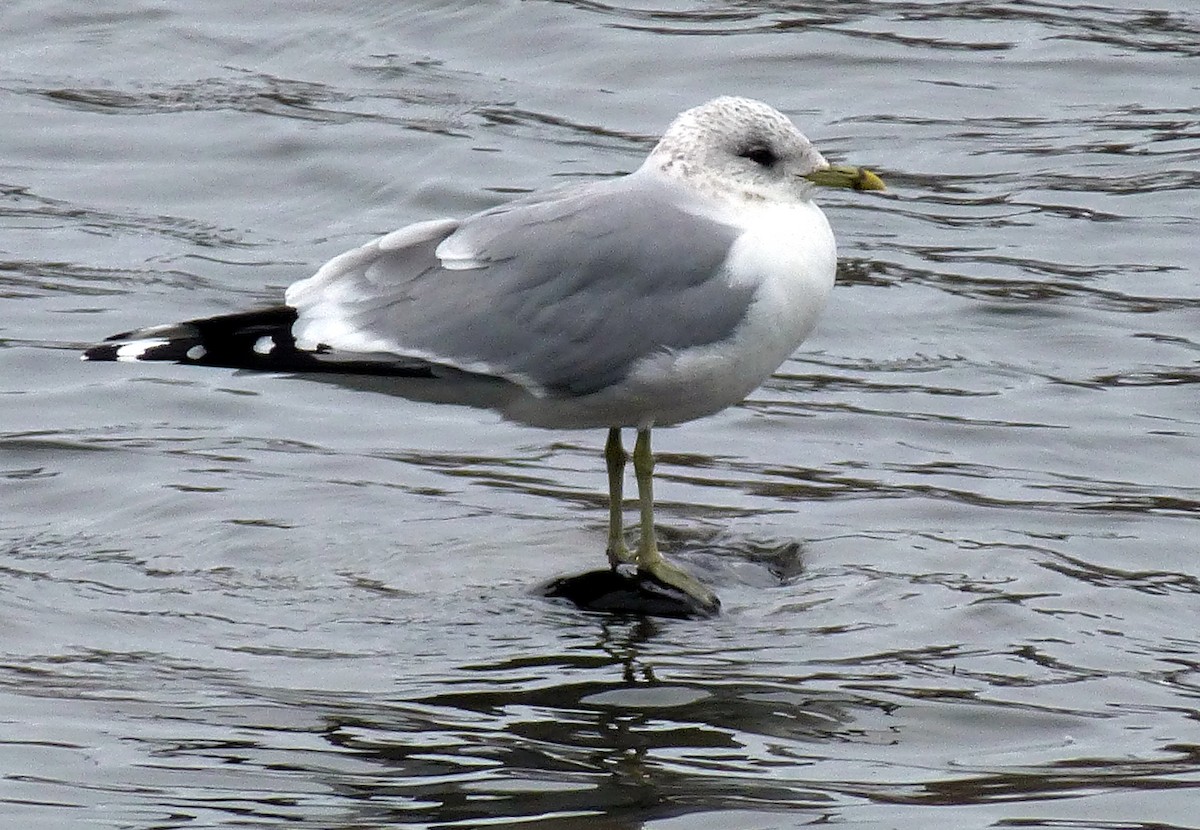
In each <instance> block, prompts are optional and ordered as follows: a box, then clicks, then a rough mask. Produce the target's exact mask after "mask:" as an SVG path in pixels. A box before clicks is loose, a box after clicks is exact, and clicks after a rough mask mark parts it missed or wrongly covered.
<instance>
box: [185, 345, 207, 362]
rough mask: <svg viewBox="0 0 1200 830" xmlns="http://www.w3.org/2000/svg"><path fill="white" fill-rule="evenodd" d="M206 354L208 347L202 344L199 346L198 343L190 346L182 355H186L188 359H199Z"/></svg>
mask: <svg viewBox="0 0 1200 830" xmlns="http://www.w3.org/2000/svg"><path fill="white" fill-rule="evenodd" d="M206 354H208V349H206V348H204V347H203V346H201V345H199V344H197V345H195V346H192V347H191V348H190V349H188V350H187V351H186V352H184V355H185V356H186V357H187V359H188V360H199V359H200V358H202V357H204V356H205V355H206Z"/></svg>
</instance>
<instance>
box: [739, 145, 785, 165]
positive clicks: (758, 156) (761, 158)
mask: <svg viewBox="0 0 1200 830" xmlns="http://www.w3.org/2000/svg"><path fill="white" fill-rule="evenodd" d="M738 155H739V156H741V157H742V158H744V159H750V161H752V162H754V163H755V164H757V165H759V166H760V167H774V166H775V162H777V161H779V156H777V155H775V154H774V153H773V152H771V148H770V147H766V146H764V145H762V144H752V145H750V146H749V147H746V148H744V149H743V150H742V151H741V152H740V153H738Z"/></svg>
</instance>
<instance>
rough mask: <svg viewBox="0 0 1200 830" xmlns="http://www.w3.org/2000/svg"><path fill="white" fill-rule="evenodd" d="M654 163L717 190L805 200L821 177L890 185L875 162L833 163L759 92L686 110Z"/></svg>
mask: <svg viewBox="0 0 1200 830" xmlns="http://www.w3.org/2000/svg"><path fill="white" fill-rule="evenodd" d="M646 164H647V165H649V166H650V167H652V168H654V169H657V170H658V171H660V172H662V173H664V174H666V175H667V176H670V177H671V178H674V179H677V180H680V181H683V182H686V183H687V184H688V185H690V186H692V187H695V188H697V189H700V190H703V191H706V192H708V193H710V194H712V195H714V196H725V197H734V198H741V199H744V200H750V201H772V202H797V201H801V200H806V199H810V198H812V191H813V187H814V185H822V186H827V187H849V188H852V189H854V190H883V181H882V180H881V179H880V178H879V177H878V176H876V175H875V174H874V173H872V172H871V171H869V170H864V169H861V168H858V167H851V166H849V165H831V164H830V163H829V162H828V161H826V160H825V157H824V156H822V155H821V154H820V153H819V152H817V149H816V148H815V147H813V145H812V142H810V141H809V140H808V139H807V138H805V137H804V134H803V133H801V132H800V131H799V130H797V129H796V127H795V125H794V124H792V122H791V121H790V120H788V117H787V116H786V115H784V114H783V113H781V112H779V110H777V109H775V108H774V107H770V106H768V105H766V104H764V103H762V102H761V101H755V100H753V99H751V98H736V97H732V96H723V97H721V98H714V99H713V100H711V101H709V102H708V103H706V104H701V105H700V106H698V107H693V108H692V109H689V110H685V111H684V112H682V113H680V114H679V115H678V116H676V118H675V120H674V121H672V122H671V125H670V126H669V127H668V128H667V131H666V132H665V133H663V137H662V138H661V139H660V140H659V142H658V144H657V145H656V146H655V147H654V149H653V150H652V151H651V152H650V156H649V157H648V158H647V159H646Z"/></svg>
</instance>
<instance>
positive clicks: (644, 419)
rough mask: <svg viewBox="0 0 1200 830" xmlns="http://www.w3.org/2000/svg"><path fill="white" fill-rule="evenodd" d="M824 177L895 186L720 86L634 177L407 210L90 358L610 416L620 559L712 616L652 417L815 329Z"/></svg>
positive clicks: (521, 410) (594, 424) (673, 413)
mask: <svg viewBox="0 0 1200 830" xmlns="http://www.w3.org/2000/svg"><path fill="white" fill-rule="evenodd" d="M818 187H835V188H849V189H852V190H883V189H884V184H883V181H882V180H881V179H880V178H879V177H878V176H877V175H876V174H875V173H873V172H871V171H869V170H866V169H863V168H858V167H853V166H849V165H833V164H830V163H829V162H828V161H826V160H825V158H824V157H823V156H822V155H821V154H820V153H819V152H818V151H817V150H816V148H814V147H813V145H812V144H811V143H810V142H809V141H808V139H807V138H805V137H804V135H802V134H801V133H800V132H799V130H797V129H796V127H795V126H794V125H793V124H792V122H791V121H790V120H789V119H788V118H787V117H786V116H785V115H783V114H782V113H780V112H779V111H777V110H775V109H773V108H772V107H770V106H768V105H767V104H764V103H761V102H759V101H755V100H751V99H748V98H739V97H730V96H724V97H720V98H716V99H714V100H712V101H709V102H708V103H705V104H702V105H700V106H697V107H694V108H692V109H689V110H686V111H684V112H683V113H681V114H680V115H679V116H677V117H676V118H675V120H674V121H673V122H672V123H671V124H670V126H669V127H668V128H667V130H666V132H665V133H664V134H663V136H662V138H661V139H660V140H659V141H658V143H657V144H656V145H655V147H654V148H653V149H652V150H651V151H650V154H649V155H648V156H647V157H646V159H645V161H644V162H643V163H642V164H641V166H640V167H638V168H637V169H636V170H635V171H633V172H632V173H629V174H627V175H623V176H617V177H613V178H605V179H600V180H596V181H592V182H588V183H583V184H574V185H568V186H566V187H560V188H557V189H552V190H549V191H546V192H540V193H534V194H530V195H526V196H522V197H520V198H517V199H514V200H512V201H509V202H507V203H504V204H501V205H498V206H496V207H493V208H490V209H488V210H484V211H482V212H480V213H476V214H474V215H471V216H468V217H466V218H464V219H433V220H430V221H423V222H417V223H415V224H411V225H407V226H405V227H402V228H400V229H399V230H395V231H392V232H391V233H388V234H385V235H383V236H381V237H378V238H377V239H373V240H371V241H370V242H367V243H366V244H365V245H362V246H361V247H358V248H355V249H353V250H350V251H347V252H346V253H343V254H341V255H340V256H336V257H334V258H333V259H331V260H330V261H329V262H327V263H325V265H323V266H322V267H321V268H320V269H319V270H318V271H317V272H316V273H315V274H313V275H312V276H311V277H308V278H307V279H302V280H299V281H298V282H295V283H293V284H292V285H291V286H290V287H289V288H288V289H287V291H286V293H285V294H284V298H283V300H284V302H283V304H282V305H277V306H275V307H271V308H265V309H258V310H251V311H246V312H242V313H237V314H227V315H222V316H219V317H209V318H204V319H196V320H189V321H186V322H181V323H174V324H170V325H164V326H153V327H149V328H141V329H136V330H133V331H129V332H124V333H122V334H117V335H114V336H112V337H110V338H108V339H107V340H105V341H103V342H102V343H99V344H97V345H95V346H92V347H91V348H89V349H87V350H86V351H85V352H84V354H83V359H84V360H93V361H103V360H119V361H173V362H176V363H181V364H192V365H197V366H221V367H227V368H238V369H252V370H262V371H274V372H299V373H310V372H313V373H315V372H334V373H341V374H368V375H380V376H384V377H386V378H388V379H389V381H388V382H389V383H391V382H394V383H395V384H397V388H399V387H400V386H402V385H403V384H405V383H406V382H410V381H411V382H418V381H419V382H422V383H425V384H440V383H444V384H448V385H457V384H464V383H467V382H469V381H472V380H473V381H477V382H482V383H484V384H488V385H490V388H491V394H490V396H489V399H488V405H490V406H492V407H493V408H495V409H496V410H498V411H499V412H500V413H501V414H502V415H503V416H504V417H506V418H508V419H510V420H512V421H516V422H519V423H522V424H527V425H530V426H535V427H542V428H548V429H607V430H608V437H607V441H606V443H605V448H604V458H605V462H606V466H607V472H608V491H609V519H608V546H607V557H608V564H609V566H610V567H611V568H612V569H613V570H614V571H616V570H617V569H618V568H621V567H622V566H624V567H626V568H628V567H629V566H636V572H637V574H638V575H639V576H643V575H648V576H649V577H651V578H652V579H653V580H657V582H659V583H661V584H662V585H664V586H666V587H667V588H668V589H671V590H675V591H679V592H681V593H682V594H683V595H684V597H685V598H686V599H687V600H689V601H690V602H691V603H693V604H694V605H695V607H696V608H698V609H700V610H701V611H702V612H704V613H716V612H717V610H718V609H719V607H720V601H719V600H718V598H717V596H716V595H715V594H714V593H713V592H712V591H711V590H710V589H709V588H708V587H707V586H705V585H704V584H703V583H702V582H701V581H700V580H699V579H697V578H696V577H695V576H694V575H692V574H691V573H689V572H688V571H687V570H685V569H684V568H683V567H681V566H679V565H677V564H675V563H673V562H671V561H669V560H667V559H666V558H664V557H663V555H662V553H661V552H660V551H659V549H658V545H657V543H656V540H655V532H654V495H653V471H654V457H653V454H652V452H651V448H650V432H651V429H653V428H654V427H659V426H669V425H674V424H680V423H683V422H685V421H690V420H693V419H696V418H701V417H704V416H706V415H711V414H713V413H716V412H719V411H720V410H723V409H725V408H726V407H729V406H732V405H734V404H736V403H738V402H740V401H741V400H742V399H744V398H745V397H746V396H747V395H748V394H749V393H750V392H752V391H753V390H754V389H755V388H756V387H758V385H759V384H760V383H762V382H763V381H764V380H765V379H766V378H768V377H770V375H771V373H772V372H774V371H775V370H776V369H777V368H778V367H779V366H780V365H781V364H782V363H783V362H784V361H785V360H786V359H787V358H788V357H789V356H790V355H791V354H792V353H793V352H794V351H795V350H796V348H797V347H798V346H799V345H800V343H801V342H802V341H803V340H804V339H805V338H806V337H807V336H808V335H809V333H810V332H811V331H812V330H813V327H814V326H815V324H816V322H817V318H818V316H819V315H820V313H821V311H822V310H823V308H824V306H825V304H826V300H827V298H828V296H829V293H830V290H831V289H832V287H833V283H834V273H835V270H836V264H837V251H836V246H835V243H834V237H833V232H832V230H831V229H830V226H829V222H828V220H827V219H826V217H825V215H824V213H822V211H821V209H820V207H818V206H817V204H816V203H815V202H814V201H813V196H814V193H815V191H816V190H817V188H818ZM401 394H403V392H401ZM626 428H628V429H632V430H634V431H636V440H635V443H634V449H633V468H634V474H635V478H636V481H637V488H638V506H639V511H640V518H641V525H640V533H639V538H638V543H637V546H636V548H635V549H634V550H630V548H629V547H628V546H627V544H626V540H625V532H624V526H623V509H622V508H623V504H624V497H623V484H624V474H625V467H626V464H627V461H628V459H629V456H628V454H627V453H626V451H625V448H624V446H623V444H622V433H621V431H622V429H626Z"/></svg>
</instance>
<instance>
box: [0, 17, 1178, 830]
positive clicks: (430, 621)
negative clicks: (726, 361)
mask: <svg viewBox="0 0 1200 830" xmlns="http://www.w3.org/2000/svg"><path fill="white" fill-rule="evenodd" d="M193 6H194V7H193ZM193 6H189V5H187V4H168V3H151V2H121V1H120V0H118V1H117V2H112V3H107V4H103V5H94V4H92V5H89V4H83V3H78V2H66V1H65V0H38V2H24V1H23V0H17V1H16V2H9V3H7V4H6V5H5V7H4V11H3V12H0V20H2V23H3V25H0V596H2V597H3V601H2V602H0V632H2V634H0V825H4V826H11V827H14V828H18V827H20V828H27V827H37V828H59V827H62V828H68V827H69V828H76V827H85V826H96V827H111V828H152V827H153V828H176V827H178V828H185V827H186V828H196V827H227V826H245V827H267V826H276V825H285V824H294V823H296V822H308V824H309V825H311V826H320V827H345V828H350V827H379V826H400V827H482V826H490V827H497V826H508V827H517V826H531V827H532V826H537V827H539V828H547V829H549V828H554V829H555V830H559V829H565V828H582V827H587V828H589V830H593V829H594V828H600V827H604V828H608V827H612V828H626V827H628V828H639V827H650V828H657V829H658V830H676V829H677V828H704V829H705V830H708V829H710V828H730V829H731V830H733V829H734V828H738V829H739V830H741V829H743V828H749V830H756V829H757V828H764V829H765V828H780V827H795V826H802V825H809V824H824V823H828V824H833V825H845V826H858V827H887V828H900V827H902V828H921V830H927V828H931V827H947V828H966V827H1042V828H1150V827H1154V828H1184V827H1193V828H1194V827H1197V826H1200V825H1198V824H1197V822H1198V819H1197V814H1196V807H1195V805H1196V804H1197V803H1200V800H1198V795H1200V793H1198V790H1200V565H1198V564H1197V555H1198V547H1200V545H1198V543H1197V537H1198V533H1200V524H1198V521H1197V520H1198V519H1200V474H1198V473H1197V470H1198V469H1200V465H1198V463H1197V455H1198V448H1200V444H1198V437H1200V395H1198V392H1200V387H1198V386H1197V381H1198V380H1200V339H1198V336H1197V331H1200V273H1198V271H1197V268H1196V265H1195V261H1196V254H1197V249H1198V246H1200V243H1198V242H1197V240H1198V239H1200V220H1198V219H1197V216H1198V215H1200V63H1198V59H1200V13H1198V12H1197V11H1196V10H1195V9H1194V8H1193V5H1192V4H1190V3H1187V2H1184V0H1166V1H1165V2H1164V3H1159V4H1154V3H1135V4H1112V5H1103V4H1096V3H1090V4H1086V5H1076V4H1071V3H1066V2H1058V3H1055V2H1007V3H975V4H963V3H951V2H927V3H916V2H877V3H869V4H867V3H851V2H845V3H842V2H827V3H821V4H811V5H808V4H806V5H799V6H793V5H789V4H767V3H740V4H736V5H722V4H694V5H685V4H674V5H659V6H655V5H645V4H639V5H628V6H622V5H612V4H604V3H594V2H573V3H572V2H562V3H552V2H541V0H528V2H515V0H513V1H510V0H499V1H498V2H490V3H484V4H462V5H450V4H445V3H439V2H426V3H419V4H404V5H399V4H382V3H373V4H350V3H345V4H340V5H335V4H329V3H291V4H263V5H261V6H246V5H245V4H240V3H239V4H235V3H228V2H209V3H205V4H202V6H201V5H195V4H193ZM723 93H735V94H747V95H752V96H754V97H758V98H761V99H763V100H766V101H768V102H770V103H771V104H773V105H775V106H777V107H779V108H780V109H782V110H783V111H785V112H786V113H788V114H789V115H790V116H792V118H793V119H794V120H795V121H796V122H797V123H798V124H799V125H800V126H801V128H802V129H803V130H804V131H805V132H806V133H807V134H808V135H809V136H810V137H811V138H812V139H813V140H814V141H815V142H816V143H817V145H818V146H819V147H820V148H821V149H822V150H823V151H825V153H826V154H827V155H828V156H830V157H831V158H834V159H836V160H845V161H850V162H854V163H859V164H864V165H867V166H870V167H872V168H874V169H877V170H878V171H879V172H880V173H881V174H882V175H883V176H884V178H885V179H886V180H887V181H888V184H889V186H890V190H889V191H888V192H887V193H886V194H880V195H874V194H872V195H866V194H853V193H832V194H826V195H825V199H824V204H825V207H826V211H827V213H828V214H829V216H830V219H831V222H832V223H833V225H834V228H835V231H836V233H837V235H838V239H839V244H840V251H841V259H842V262H841V272H840V274H839V286H838V288H836V289H835V291H834V295H833V299H832V301H831V304H830V307H829V309H828V312H827V313H826V315H825V317H824V318H823V320H822V323H821V326H820V328H819V329H818V331H817V333H816V334H815V335H814V336H813V337H812V338H810V340H809V341H808V342H807V343H806V344H805V345H804V346H803V347H802V349H801V350H800V351H799V352H798V353H797V354H796V355H795V356H794V357H793V359H792V360H790V361H789V362H788V363H786V364H785V365H784V366H783V367H782V368H781V370H780V372H779V373H778V375H777V376H776V377H775V378H773V379H772V380H771V381H770V382H769V383H767V384H766V385H765V386H763V387H762V388H761V389H759V390H758V391H757V392H756V393H754V394H753V395H752V396H751V398H750V399H749V400H748V401H747V402H746V403H745V404H743V405H742V406H740V407H736V408H734V409H731V410H728V411H726V412H724V413H722V414H720V415H718V416H715V417H712V418H709V419H706V420H703V421H699V422H695V423H692V424H688V425H684V426H682V427H680V428H678V429H674V430H662V431H656V442H657V450H658V451H659V464H658V496H659V505H660V508H659V517H660V520H661V522H662V527H661V536H662V540H663V546H664V548H666V549H667V550H668V551H671V552H674V553H676V554H677V555H678V556H679V557H680V558H681V559H683V560H685V561H686V562H687V563H688V564H689V565H690V566H691V567H693V568H694V569H696V570H697V571H699V572H701V573H703V574H704V576H705V578H706V579H707V580H708V581H709V582H710V583H711V584H713V585H714V586H715V587H716V588H717V590H718V592H719V593H720V595H721V597H722V599H723V601H724V604H725V613H724V615H723V616H722V617H721V618H719V619H717V620H713V621H705V622H668V621H642V620H634V619H615V618H609V617H604V616H600V615H589V614H584V613H580V612H578V611H575V610H574V609H571V608H568V607H564V606H561V605H556V604H553V603H550V602H548V601H547V600H544V599H541V598H540V597H539V596H537V594H536V588H537V586H538V585H540V584H542V583H544V582H545V581H546V580H548V579H550V578H551V577H554V576H558V575H562V574H567V573H577V572H580V571H583V570H587V569H589V568H593V567H596V566H598V565H599V564H600V563H602V562H603V548H604V541H605V518H606V516H605V511H604V506H605V500H604V490H605V480H604V474H603V464H602V459H601V457H600V449H601V445H602V442H603V438H604V436H603V434H597V433H584V432H581V433H574V432H547V431H538V430H532V429H527V428H523V427H519V426H514V425H510V424H505V423H503V422H501V421H500V420H499V419H498V418H497V417H496V416H494V415H491V414H489V413H486V412H481V411H477V410H472V409H466V408H458V407H448V406H442V407H439V406H432V405H426V404H420V403H416V402H412V401H408V400H405V399H404V398H401V397H396V396H393V395H387V394H379V393H376V392H371V391H363V390H358V389H354V388H348V387H345V386H339V385H337V384H331V383H322V382H315V381H309V380H302V379H295V378H284V377H274V376H256V375H252V374H246V373H239V372H231V371H224V370H197V369H188V368H184V367H174V366H163V365H125V364H121V365H114V364H84V363H81V362H79V360H78V349H79V348H81V347H83V346H84V345H87V344H88V343H90V342H92V341H95V340H98V339H100V338H103V337H105V336H107V335H109V334H112V333H114V332H117V331H122V330H125V329H128V328H131V327H134V326H138V325H144V324H152V323H160V322H169V321H172V320H178V319H184V318H189V317H197V316H203V315H210V314H219V313H222V312H227V311H233V310H237V309H241V308H245V307H250V306H253V305H255V304H259V303H265V302H271V301H274V300H276V299H277V298H278V297H279V296H280V294H281V291H282V289H283V287H284V286H286V285H287V284H288V283H290V282H291V281H293V280H294V279H297V278H300V277H303V276H307V275H308V274H309V273H311V272H312V271H313V270H314V269H315V267H317V266H318V265H319V264H320V263H322V262H323V261H325V260H326V259H328V258H329V257H330V256H333V255H335V254H337V253H339V252H340V251H342V250H345V249H346V248H349V247H351V246H353V245H357V244H360V243H362V242H363V241H365V240H366V239H368V238H370V237H371V236H373V235H376V234H379V233H383V232H386V231H389V230H391V229H393V228H396V227H398V226H400V225H402V224H404V223H407V222H410V221H415V220H419V219H426V218H430V217H436V216H444V215H451V216H453V215H462V214H464V213H467V212H470V211H474V210H477V209H480V208H483V207H486V206H489V205H493V204H496V203H498V202H500V201H502V200H503V199H505V198H507V197H509V196H510V195H511V194H514V193H521V192H525V191H527V190H532V189H537V188H543V187H547V186H552V185H554V184H557V183H561V182H564V181H569V180H575V179H581V178H586V177H593V176H603V175H611V174H614V173H620V172H625V171H629V170H631V169H633V168H634V167H636V165H637V164H638V163H639V162H640V159H641V157H642V156H643V155H644V153H645V152H646V151H647V149H648V148H649V147H650V146H651V144H652V143H653V140H654V138H655V136H656V135H657V134H658V133H659V132H660V131H661V130H662V128H663V127H664V126H665V125H666V123H667V122H668V121H669V120H670V119H671V117H672V116H673V115H674V114H675V113H676V112H678V111H679V110H681V109H684V108H686V107H688V106H692V105H694V104H696V103H699V102H701V101H704V100H706V99H707V98H710V97H712V96H714V95H717V94H723Z"/></svg>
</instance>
